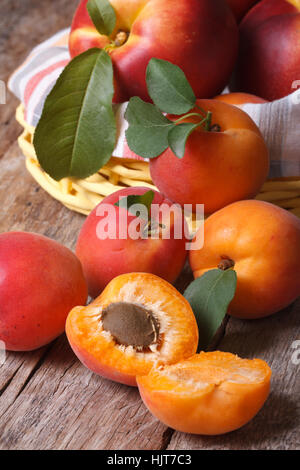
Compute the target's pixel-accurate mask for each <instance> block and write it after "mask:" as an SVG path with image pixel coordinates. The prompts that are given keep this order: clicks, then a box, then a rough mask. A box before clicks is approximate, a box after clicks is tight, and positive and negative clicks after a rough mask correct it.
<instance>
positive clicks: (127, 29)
mask: <svg viewBox="0 0 300 470" xmlns="http://www.w3.org/2000/svg"><path fill="white" fill-rule="evenodd" d="M87 1H88V0H82V1H81V3H80V5H79V7H78V9H77V11H76V14H75V17H74V20H73V24H72V30H71V34H70V53H71V56H72V57H74V56H76V55H78V54H80V53H81V52H84V51H85V50H87V49H89V48H92V47H100V48H104V47H106V46H109V45H111V46H112V47H108V49H107V51H108V52H109V54H110V56H111V59H112V61H113V65H114V72H115V97H114V101H115V102H122V101H127V100H128V99H129V98H130V97H132V96H139V97H140V98H142V99H148V100H149V95H148V92H147V88H146V83H145V73H146V67H147V65H148V62H149V60H150V59H151V58H152V57H157V58H159V59H165V60H168V61H170V62H172V63H173V64H176V65H178V66H179V67H180V68H181V69H182V70H183V71H184V72H185V74H186V76H187V78H188V80H189V82H190V84H191V86H192V88H193V90H194V92H195V94H196V96H198V97H201V98H209V97H213V96H214V95H216V94H218V93H220V92H221V91H222V89H223V88H224V86H225V85H226V83H227V81H228V80H229V77H230V75H231V73H232V70H233V67H234V63H235V60H236V57H237V49H238V28H237V25H236V22H235V20H234V17H233V14H232V13H231V11H230V8H229V7H228V6H227V4H226V2H225V1H224V0H176V1H173V0H164V1H161V0H110V3H111V5H112V6H113V8H114V10H115V13H116V18H117V22H116V27H115V30H114V31H113V33H112V35H111V37H108V36H104V35H100V34H99V32H98V31H97V30H96V28H95V27H94V25H93V23H92V21H91V18H90V17H89V14H88V11H87V8H86V4H87ZM120 32H121V33H123V34H122V38H123V39H122V41H120V40H119V37H120Z"/></svg>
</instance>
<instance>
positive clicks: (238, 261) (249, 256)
mask: <svg viewBox="0 0 300 470" xmlns="http://www.w3.org/2000/svg"><path fill="white" fill-rule="evenodd" d="M201 235H202V234H201ZM196 236H197V235H196ZM228 260H229V263H228ZM190 264H191V268H192V270H193V273H194V276H195V277H199V276H201V275H202V274H204V273H205V272H206V271H208V270H210V269H213V268H217V267H218V266H219V267H220V268H222V269H226V267H227V266H230V265H233V268H234V270H235V271H236V273H237V290H236V293H235V296H234V298H233V300H232V302H231V303H230V305H229V310H228V311H229V313H230V314H231V315H233V316H236V317H240V318H248V319H252V318H260V317H265V316H268V315H271V314H273V313H275V312H278V311H279V310H281V309H283V308H285V307H287V306H288V305H289V304H290V303H292V302H293V301H294V300H295V299H296V298H297V297H298V296H299V295H300V219H299V218H298V217H296V216H295V215H293V214H291V213H290V212H288V211H286V210H285V209H281V208H280V207H277V206H275V205H273V204H270V203H267V202H263V201H257V200H252V201H239V202H236V203H234V204H231V205H229V206H227V207H224V208H223V209H221V210H220V211H218V212H216V213H215V214H213V215H211V216H210V217H208V219H207V220H206V221H205V222H204V246H203V248H202V250H195V251H191V252H190Z"/></svg>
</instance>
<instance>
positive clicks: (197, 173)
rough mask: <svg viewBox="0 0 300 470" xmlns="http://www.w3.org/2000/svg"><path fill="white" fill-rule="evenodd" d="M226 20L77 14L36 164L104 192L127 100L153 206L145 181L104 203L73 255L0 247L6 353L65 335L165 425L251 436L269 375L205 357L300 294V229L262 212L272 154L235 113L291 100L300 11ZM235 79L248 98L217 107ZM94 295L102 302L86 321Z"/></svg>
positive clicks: (169, 13) (169, 8)
mask: <svg viewBox="0 0 300 470" xmlns="http://www.w3.org/2000/svg"><path fill="white" fill-rule="evenodd" d="M228 4H229V5H230V7H231V8H232V11H233V12H234V14H233V13H232V11H231V9H230V7H229V6H228ZM228 4H227V3H226V2H225V0H126V1H125V0H111V1H110V2H109V1H108V0H83V1H82V2H81V3H80V5H79V7H78V10H77V12H76V14H75V18H74V21H73V25H72V30H71V34H70V51H71V55H72V57H73V59H72V60H71V62H70V63H69V64H68V65H67V66H66V67H65V69H64V71H63V72H62V74H61V75H60V77H59V79H58V80H57V82H56V84H55V86H54V88H53V89H52V91H51V92H50V94H49V95H48V97H47V99H46V101H45V105H44V109H43V113H42V116H41V119H40V121H39V123H38V125H37V128H36V130H35V133H34V140H33V143H34V146H35V150H36V154H37V158H38V161H39V164H40V165H41V167H42V168H43V170H44V172H46V173H47V175H49V176H48V177H49V178H52V180H55V181H56V182H60V181H66V178H69V179H68V181H72V182H75V184H77V183H76V181H78V180H83V179H85V181H86V182H87V183H89V184H93V182H95V180H93V178H95V174H96V175H98V176H99V173H98V172H99V171H100V170H99V169H102V170H103V168H104V169H105V171H109V165H111V160H110V158H111V155H112V152H113V149H114V147H115V145H116V141H117V140H118V136H119V135H118V134H119V132H120V129H119V128H118V121H117V119H116V115H115V113H114V106H115V104H116V103H119V102H123V101H128V104H127V105H126V111H125V120H126V123H127V124H126V141H127V143H126V145H128V147H129V149H130V152H131V156H132V157H134V156H135V157H136V159H137V161H138V162H139V164H140V162H141V159H145V160H146V161H147V162H149V163H147V165H148V164H149V169H150V175H151V178H152V180H153V182H154V183H155V185H156V188H157V189H158V190H155V189H154V187H153V186H152V185H151V181H150V180H148V182H149V184H148V187H141V186H139V187H130V188H123V189H121V190H119V191H117V192H113V194H110V195H108V196H107V197H106V198H104V199H103V200H102V201H101V202H100V204H98V205H96V204H95V205H96V207H95V208H94V210H93V211H92V212H91V214H90V215H89V216H88V217H87V219H86V220H85V222H84V224H83V227H82V230H81V231H80V234H79V237H78V241H77V246H76V256H75V255H73V254H72V253H70V252H69V250H67V249H66V248H64V247H61V246H60V245H59V244H57V243H55V242H53V241H50V240H48V239H46V238H45V237H41V236H39V235H36V234H24V233H14V232H13V233H8V234H2V235H0V272H1V273H4V275H2V276H1V280H0V312H1V313H0V340H2V341H3V342H4V343H5V344H6V346H7V348H8V349H11V350H16V351H18V350H25V351H26V350H31V349H35V348H38V347H40V346H43V345H45V344H47V343H48V342H49V341H51V340H53V339H54V338H55V337H56V336H58V335H59V334H61V333H62V332H63V330H64V328H65V331H66V334H67V337H68V340H69V343H70V345H71V347H72V349H73V350H74V352H75V354H76V355H77V356H78V358H79V359H80V360H81V361H82V363H83V364H84V365H85V366H87V367H88V368H90V369H91V370H92V371H94V372H95V373H97V374H99V375H101V376H103V377H105V378H108V379H111V380H115V381H117V382H120V383H123V384H127V385H132V386H138V387H139V390H140V393H141V396H142V398H143V400H144V402H145V404H146V406H147V407H148V408H149V409H150V411H151V412H152V413H153V414H154V415H155V416H156V417H157V418H159V419H160V420H162V421H163V422H164V423H165V424H167V425H169V426H171V427H173V428H175V429H178V430H181V431H186V432H192V433H198V434H221V433H225V432H229V431H232V430H235V429H237V428H239V427H241V426H242V425H244V424H246V423H247V422H248V421H249V420H250V419H251V418H253V417H254V416H255V414H256V413H257V412H258V411H259V409H260V408H261V407H262V405H263V403H264V402H265V400H266V399H267V396H268V393H269V388H270V378H271V370H270V368H269V366H268V365H267V364H266V363H265V362H264V361H262V360H259V359H251V360H247V359H240V358H238V357H237V356H235V355H233V354H230V353H225V352H221V351H214V352H205V351H207V349H208V347H209V345H211V344H212V341H213V339H214V338H215V335H216V334H218V331H219V329H220V328H221V326H222V322H223V321H224V317H225V315H226V313H228V314H229V315H232V316H233V317H237V318H241V319H249V320H255V319H259V318H263V317H266V316H269V315H272V314H274V313H276V312H278V311H280V310H281V309H283V308H285V307H287V306H288V305H290V304H291V303H292V302H293V301H294V300H295V299H297V297H298V296H299V295H300V220H299V219H298V218H297V217H296V216H295V215H294V214H291V213H289V212H288V211H286V210H285V209H283V208H280V207H277V206H275V205H273V204H270V203H268V202H264V201H261V200H254V198H255V197H256V196H257V194H258V192H259V191H260V189H261V187H262V185H263V184H264V182H265V180H266V178H267V175H268V171H269V152H268V148H267V145H266V142H265V140H264V138H263V136H262V133H261V132H260V130H259V128H258V126H257V125H256V124H255V123H254V121H253V120H252V119H251V118H250V116H249V115H248V114H246V113H245V112H244V111H243V110H241V109H239V107H238V106H234V105H233V104H238V103H240V102H243V101H248V100H250V101H251V102H253V103H263V102H264V101H265V100H273V99H276V98H280V97H282V96H285V95H287V94H289V93H290V91H291V89H292V84H293V83H294V81H295V80H296V79H297V74H298V72H299V76H300V61H299V52H300V51H299V47H300V46H299V45H300V29H299V26H298V25H297V23H300V13H299V10H300V5H299V2H298V1H296V0H294V1H293V0H290V1H285V0H262V1H260V2H258V1H253V0H252V1H246V0H245V1H239V2H237V1H229V0H228ZM251 7H253V8H252V9H251V10H250V12H248V14H247V11H248V10H249V9H250V8H251ZM234 15H235V16H234ZM244 15H246V16H244ZM243 17H244V19H242V18H243ZM237 22H241V23H240V26H239V27H238V24H237ZM297 35H298V36H299V41H298V43H296V39H297ZM239 39H240V48H239V49H238V43H239ZM270 39H271V40H270ZM289 42H290V44H291V46H290V47H289V49H288V50H289V53H288V54H287V53H286V47H287V45H289ZM298 51H299V52H298ZM275 52H276V54H275ZM234 70H235V71H234ZM233 71H234V75H233V77H232V74H233ZM274 77H275V78H274ZM230 78H232V87H237V88H236V90H238V92H239V93H237V94H232V93H231V94H227V95H222V96H220V93H221V91H222V90H223V88H224V86H225V85H226V84H227V83H228V82H229V80H230ZM233 89H234V88H233ZM249 93H250V94H249ZM253 94H255V95H258V96H254V95H253ZM216 95H218V96H216ZM109 162H110V163H109ZM136 169H138V166H137V167H136ZM105 171H104V173H103V174H104V175H105ZM291 183H292V185H293V188H296V189H297V188H298V186H297V185H298V182H297V181H296V179H295V181H292V182H291ZM57 184H58V183H57ZM269 184H275V187H276V184H277V183H269ZM296 196H297V194H296ZM295 199H297V198H296V197H295ZM282 200H284V195H283V196H282ZM69 201H70V200H69V199H68V203H69ZM97 202H98V201H97ZM69 205H70V206H71V207H72V204H71V202H70V203H69ZM281 205H283V203H282V202H281ZM293 210H294V209H293ZM195 213H196V214H198V215H199V220H200V221H201V224H200V227H199V228H198V230H197V232H196V233H195V234H194V236H193V237H191V234H190V231H189V230H188V227H187V223H186V215H188V216H191V214H195ZM204 216H205V217H206V216H208V217H207V218H206V219H205V220H204V218H205V217H204ZM187 259H188V261H189V264H190V267H191V270H192V271H193V275H194V278H195V279H194V281H193V282H191V283H190V285H189V286H188V287H187V289H186V290H185V292H184V294H183V295H182V294H181V293H179V292H178V291H177V290H176V289H175V287H174V286H172V284H173V283H175V281H176V279H177V278H178V276H179V275H180V273H181V272H182V269H183V267H184V265H185V263H186V261H187ZM25 272H26V283H27V285H28V287H27V286H26V288H24V282H25V279H24V273H25ZM88 293H89V295H90V296H91V297H92V298H93V299H94V300H93V301H92V302H91V303H89V305H87V306H85V303H86V300H87V294H88ZM20 305H22V311H20ZM65 322H66V323H65Z"/></svg>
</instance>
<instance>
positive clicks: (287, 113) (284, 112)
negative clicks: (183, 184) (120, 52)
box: [8, 29, 300, 177]
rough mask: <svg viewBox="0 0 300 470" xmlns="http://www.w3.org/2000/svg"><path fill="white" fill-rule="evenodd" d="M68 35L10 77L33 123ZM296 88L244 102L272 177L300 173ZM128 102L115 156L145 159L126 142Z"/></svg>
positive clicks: (118, 110) (119, 112)
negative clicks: (266, 98) (267, 152)
mask: <svg viewBox="0 0 300 470" xmlns="http://www.w3.org/2000/svg"><path fill="white" fill-rule="evenodd" d="M68 35H69V29H65V30H63V31H60V32H58V33H57V34H55V35H54V36H53V37H51V38H50V39H48V40H47V41H45V42H43V43H42V44H40V45H39V46H38V47H36V48H35V49H33V51H32V52H31V54H30V55H29V56H28V58H27V59H26V60H25V62H24V63H23V64H22V65H21V67H20V68H19V69H18V70H16V71H15V72H14V74H13V75H12V76H11V78H10V80H9V83H8V86H9V89H10V90H11V91H12V92H13V93H14V94H15V95H16V96H17V97H18V98H19V100H20V101H21V102H22V103H23V104H24V105H25V119H26V121H27V122H28V124H30V125H32V126H36V125H37V123H38V121H39V118H40V116H41V113H42V109H43V105H44V101H45V99H46V96H47V95H48V94H49V93H50V91H51V89H52V88H53V86H54V84H55V82H56V80H57V78H58V77H59V75H60V73H61V72H62V70H63V69H64V67H65V66H66V65H67V64H68V62H69V61H70V55H69V50H68ZM299 78H300V77H299ZM294 88H295V91H294V92H293V93H291V94H290V95H289V96H287V97H286V98H283V99H281V100H278V101H274V102H272V103H266V104H246V105H243V106H240V107H241V108H242V109H244V111H246V112H247V113H248V114H249V115H250V116H251V117H252V119H253V120H254V121H255V122H256V124H257V125H258V126H259V127H260V129H261V131H262V133H263V135H264V138H265V139H266V142H267V144H268V147H269V149H270V154H271V171H270V175H269V176H270V177H278V176H300V155H299V144H300V132H299V125H300V81H299V83H298V82H297V83H295V87H294ZM297 88H298V89H297ZM126 106H127V103H122V104H121V105H114V108H115V114H116V119H117V127H118V140H117V144H116V147H115V150H114V152H113V156H114V157H120V158H133V159H141V157H139V156H137V155H135V154H134V153H133V152H132V151H131V150H130V149H129V147H128V145H127V142H126V138H125V130H126V128H127V122H126V120H125V119H124V112H125V109H126ZM141 160H143V159H141Z"/></svg>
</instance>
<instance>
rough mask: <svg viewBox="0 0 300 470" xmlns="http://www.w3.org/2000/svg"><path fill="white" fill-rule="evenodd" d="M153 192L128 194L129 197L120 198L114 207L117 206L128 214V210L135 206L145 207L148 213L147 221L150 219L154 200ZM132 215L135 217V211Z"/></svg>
mask: <svg viewBox="0 0 300 470" xmlns="http://www.w3.org/2000/svg"><path fill="white" fill-rule="evenodd" d="M154 196H155V194H154V191H152V190H150V191H146V192H145V193H144V194H130V195H129V196H125V197H122V199H120V200H119V201H117V202H116V203H115V206H118V207H120V208H124V209H127V210H128V212H131V211H130V208H131V207H132V206H133V205H135V204H141V205H143V206H145V207H146V209H147V212H148V219H147V220H149V218H150V208H151V204H152V202H153V199H154ZM131 213H132V214H133V215H136V212H135V211H132V212H131Z"/></svg>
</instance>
